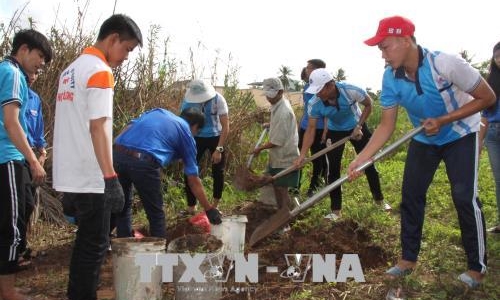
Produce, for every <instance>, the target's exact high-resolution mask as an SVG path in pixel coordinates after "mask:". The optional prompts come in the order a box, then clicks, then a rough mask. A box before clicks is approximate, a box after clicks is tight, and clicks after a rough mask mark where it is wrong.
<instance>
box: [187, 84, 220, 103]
mask: <svg viewBox="0 0 500 300" xmlns="http://www.w3.org/2000/svg"><path fill="white" fill-rule="evenodd" d="M215 95H216V92H215V89H214V87H213V86H212V85H211V84H209V83H208V82H206V81H204V80H202V79H193V81H191V82H190V83H189V84H188V88H187V91H186V95H185V96H184V99H185V100H186V102H189V103H203V102H206V101H208V100H210V99H212V98H213V97H215Z"/></svg>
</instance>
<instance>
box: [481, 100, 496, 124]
mask: <svg viewBox="0 0 500 300" xmlns="http://www.w3.org/2000/svg"><path fill="white" fill-rule="evenodd" d="M499 101H500V95H497V103H496V106H495V109H494V110H493V111H490V110H488V109H485V110H483V112H482V116H483V117H485V118H486V119H487V120H488V123H500V103H499Z"/></svg>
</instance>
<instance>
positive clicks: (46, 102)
mask: <svg viewBox="0 0 500 300" xmlns="http://www.w3.org/2000/svg"><path fill="white" fill-rule="evenodd" d="M23 10H24V8H22V9H21V10H20V11H17V12H15V13H14V15H13V17H12V19H11V20H10V22H9V23H0V36H2V38H3V39H2V43H1V44H0V56H1V57H4V56H6V55H9V54H10V51H11V48H12V44H11V42H12V38H13V36H14V34H15V32H17V31H18V30H20V29H25V28H21V26H20V24H23V23H25V22H22V21H23V20H22V19H21V18H20V16H21V15H22V13H23ZM84 18H85V10H82V12H81V14H79V16H78V21H77V22H76V25H75V27H74V28H71V29H68V28H66V27H58V25H53V26H52V27H51V28H50V29H49V31H48V32H42V33H44V34H45V35H46V36H47V38H48V39H49V40H50V42H51V44H52V47H53V51H54V58H53V60H52V62H51V63H50V64H49V65H48V66H46V68H45V70H44V72H43V74H42V75H41V76H39V78H38V80H37V81H36V82H35V84H34V86H33V89H34V90H35V91H36V92H37V93H38V94H39V95H40V97H41V99H42V106H43V117H44V121H45V136H46V140H47V142H48V144H49V145H48V149H49V157H48V160H47V162H46V164H45V168H46V171H47V175H48V179H47V185H46V186H45V187H44V189H46V190H48V192H49V194H53V195H54V194H56V193H55V192H54V191H52V190H51V188H50V186H51V170H52V157H51V155H50V153H51V152H50V148H51V145H52V139H53V128H54V116H55V100H54V99H55V95H56V93H57V85H58V79H59V75H60V73H61V72H62V71H63V70H64V68H66V67H67V66H68V65H69V64H70V63H71V62H72V61H73V60H75V59H76V58H77V57H78V55H80V53H81V51H82V50H83V49H84V48H85V47H87V46H90V45H92V44H93V43H94V41H95V39H96V35H97V33H96V32H86V31H85V30H83V23H84V22H83V20H84ZM28 24H29V27H31V28H33V29H37V28H36V22H35V21H34V20H31V19H30V20H29V22H28ZM54 24H57V23H54ZM99 26H100V25H97V26H95V27H96V28H98V27H99ZM143 35H144V36H145V37H146V45H145V47H143V48H142V49H139V51H138V52H139V53H138V55H136V58H134V59H129V60H127V61H126V62H125V63H124V64H123V65H122V66H120V67H119V68H116V69H115V70H113V72H114V76H115V83H116V85H115V96H114V132H115V134H117V133H119V132H120V131H121V130H122V129H123V128H124V127H125V126H126V124H127V123H128V122H130V120H132V119H133V118H136V117H138V116H139V115H140V114H141V113H142V112H144V111H147V110H149V109H152V108H158V107H161V108H165V109H168V110H171V111H172V112H174V113H178V112H179V108H180V103H181V101H182V99H183V95H184V93H185V89H186V85H187V83H188V82H189V81H190V80H192V79H193V78H194V77H195V76H198V74H197V71H196V70H199V69H203V70H206V69H209V71H210V73H211V75H210V78H211V79H212V80H215V79H216V78H217V76H216V73H217V71H218V70H217V68H218V63H217V62H218V58H216V60H215V62H214V63H213V64H212V65H211V66H208V67H207V66H197V65H194V63H195V62H194V59H191V64H192V65H191V66H190V67H189V68H187V69H189V70H190V71H189V72H188V73H186V72H183V71H182V70H183V69H185V68H183V67H182V66H181V65H180V64H181V63H180V62H179V60H178V59H177V58H176V57H174V56H172V55H171V54H170V53H169V52H168V49H169V38H168V37H164V36H163V35H162V33H161V30H160V27H159V26H157V25H152V26H150V28H149V30H148V32H147V34H144V33H143ZM136 51H137V50H136ZM190 51H191V56H192V57H193V55H195V54H196V53H194V52H193V51H192V50H190ZM228 60H229V64H228V67H227V70H226V72H225V75H224V86H223V95H224V97H225V98H226V100H227V103H228V107H229V124H230V135H229V138H228V141H227V145H226V149H227V151H226V155H227V161H228V164H227V168H226V174H227V175H228V178H230V177H231V176H232V174H233V173H234V171H235V170H236V169H237V167H238V166H239V165H241V164H243V163H244V161H245V160H246V157H247V154H248V152H249V151H250V149H252V146H251V144H252V143H253V141H252V139H253V135H252V134H251V132H252V130H251V129H252V128H258V124H257V123H258V122H260V121H261V120H263V119H264V115H265V114H266V113H265V112H263V111H261V110H259V109H257V107H256V105H255V101H254V99H253V96H252V95H251V93H250V92H242V91H240V90H239V89H238V88H237V86H238V79H237V78H238V69H239V68H238V66H237V65H235V64H233V63H232V57H231V55H230V56H229V58H228ZM213 83H214V84H215V82H213ZM248 129H250V130H248ZM207 166H209V161H208V160H204V161H203V163H202V168H201V169H202V175H203V176H204V175H206V173H207V172H208V171H209V168H207ZM164 175H165V176H164V177H165V179H164V181H165V183H175V184H177V183H178V184H181V185H182V166H181V165H180V164H179V163H173V164H172V165H170V166H168V167H167V168H165V172H164Z"/></svg>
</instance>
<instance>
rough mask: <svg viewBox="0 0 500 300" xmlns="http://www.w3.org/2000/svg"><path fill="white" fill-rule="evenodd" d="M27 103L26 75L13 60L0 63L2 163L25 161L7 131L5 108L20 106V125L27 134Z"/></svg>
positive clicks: (0, 161) (0, 140) (0, 139)
mask: <svg viewBox="0 0 500 300" xmlns="http://www.w3.org/2000/svg"><path fill="white" fill-rule="evenodd" d="M27 101H28V83H27V76H26V74H25V73H24V71H23V70H22V69H21V66H20V65H19V64H18V63H17V62H16V61H15V60H14V59H13V58H8V59H5V60H3V61H2V62H0V163H6V162H8V161H12V160H24V156H23V154H22V153H21V152H20V151H19V150H18V149H17V148H16V146H14V144H13V143H12V141H11V140H10V138H9V136H8V135H7V131H6V130H5V124H4V110H3V107H4V106H5V105H8V104H12V103H15V104H16V105H19V107H20V109H19V123H20V124H21V127H22V128H23V130H24V132H25V133H26V132H27V128H26V122H25V118H24V115H25V111H26V104H27Z"/></svg>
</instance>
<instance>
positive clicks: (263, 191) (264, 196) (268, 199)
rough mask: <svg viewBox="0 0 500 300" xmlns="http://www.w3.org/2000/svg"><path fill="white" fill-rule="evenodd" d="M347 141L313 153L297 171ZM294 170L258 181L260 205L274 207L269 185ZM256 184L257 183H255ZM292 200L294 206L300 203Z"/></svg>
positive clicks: (272, 192) (273, 197) (293, 167)
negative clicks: (264, 204)
mask: <svg viewBox="0 0 500 300" xmlns="http://www.w3.org/2000/svg"><path fill="white" fill-rule="evenodd" d="M349 139H351V137H350V136H347V137H345V138H343V139H341V140H339V141H337V142H335V143H333V144H331V145H329V146H327V147H326V148H324V149H322V150H320V151H318V152H316V153H314V154H313V155H312V156H310V157H308V158H306V159H304V162H303V163H302V165H301V166H300V167H299V168H298V169H302V168H303V167H304V166H305V165H306V164H307V163H309V162H311V161H313V160H315V159H316V158H318V157H320V156H322V155H324V154H325V153H327V152H329V151H332V150H333V149H335V148H337V147H338V146H340V145H343V144H345V143H346V142H347V141H348V140H349ZM295 170H296V168H295V166H290V167H288V168H287V169H285V170H283V171H281V172H279V173H277V174H275V175H274V176H273V177H269V176H265V177H264V181H260V183H259V185H258V186H261V185H263V186H262V187H261V188H260V189H259V191H260V196H259V201H260V202H262V203H266V204H271V205H276V196H275V195H274V188H273V187H272V186H271V185H270V184H269V183H271V182H273V181H274V180H276V179H278V178H280V177H283V176H285V175H288V174H290V173H291V172H293V171H295ZM257 182H259V181H257ZM292 199H293V201H295V205H296V206H300V202H299V201H298V199H297V198H296V197H293V198H292Z"/></svg>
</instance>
